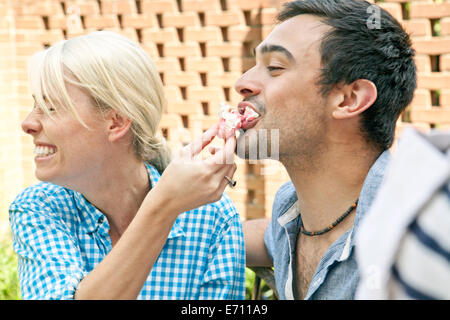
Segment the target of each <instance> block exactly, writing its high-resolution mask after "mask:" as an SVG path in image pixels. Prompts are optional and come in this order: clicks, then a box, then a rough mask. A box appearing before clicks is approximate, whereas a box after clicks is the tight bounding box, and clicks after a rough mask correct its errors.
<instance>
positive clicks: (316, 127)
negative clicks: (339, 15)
mask: <svg viewBox="0 0 450 320" xmlns="http://www.w3.org/2000/svg"><path fill="white" fill-rule="evenodd" d="M328 30H329V27H328V26H326V25H324V24H323V23H321V22H320V21H319V18H317V17H314V16H311V15H299V16H296V17H293V18H291V19H288V20H286V21H284V22H283V23H281V24H279V25H278V26H276V27H275V29H274V30H273V31H272V33H270V35H269V36H268V37H267V38H266V39H265V40H264V41H263V42H262V43H260V44H259V45H258V46H257V47H256V49H255V54H256V65H255V66H254V67H253V68H251V69H250V70H248V71H247V72H246V73H245V74H243V75H242V76H241V77H240V78H239V80H238V81H237V82H236V85H235V89H236V91H237V92H238V93H239V94H241V95H242V96H243V98H244V100H243V102H241V103H240V104H239V107H240V108H242V107H243V106H247V107H252V108H254V109H255V110H256V111H257V112H258V113H259V114H260V118H259V120H258V121H257V122H256V125H254V126H253V127H252V128H250V129H247V130H246V131H245V134H241V135H240V137H239V139H238V155H240V154H239V153H240V152H239V148H244V149H245V153H246V158H248V157H249V153H251V152H252V151H250V150H251V149H252V148H253V150H254V148H256V144H257V141H258V137H261V136H264V135H265V134H266V135H267V137H268V139H267V140H268V143H269V146H268V150H270V145H272V148H273V147H274V146H273V144H274V143H279V157H280V160H282V159H283V158H287V157H298V156H299V155H307V154H309V155H312V154H314V153H315V152H317V151H318V148H319V146H320V145H321V143H322V142H323V141H324V137H325V135H326V132H327V123H328V121H329V120H328V119H329V118H328V116H327V112H326V105H325V104H326V103H325V101H324V99H323V97H322V96H321V94H320V92H319V86H318V84H317V81H318V77H319V75H320V66H321V64H320V52H319V47H320V41H321V37H322V35H323V34H324V33H325V32H326V31H328ZM261 129H262V130H261ZM264 129H265V130H264ZM276 130H279V132H278V133H279V139H278V138H276V135H271V132H272V133H275V131H276ZM271 136H272V137H275V138H276V140H278V141H271V140H275V139H271ZM246 138H247V139H249V140H248V141H250V142H247V144H245V141H246ZM244 144H245V146H244ZM243 146H244V147H243ZM241 150H242V149H241ZM241 154H242V153H241ZM269 156H270V153H269ZM272 156H273V155H272ZM263 157H264V156H263ZM263 157H261V156H259V158H263Z"/></svg>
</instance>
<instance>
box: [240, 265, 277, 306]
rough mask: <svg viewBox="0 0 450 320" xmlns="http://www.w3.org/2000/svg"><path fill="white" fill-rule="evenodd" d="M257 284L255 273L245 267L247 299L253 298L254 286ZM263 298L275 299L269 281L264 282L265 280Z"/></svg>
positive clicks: (262, 283)
mask: <svg viewBox="0 0 450 320" xmlns="http://www.w3.org/2000/svg"><path fill="white" fill-rule="evenodd" d="M254 286H255V273H254V272H253V271H252V270H251V269H249V268H246V269H245V299H246V300H251V299H252V293H253V288H254ZM261 299H262V300H273V291H272V289H270V287H269V286H268V285H267V283H265V282H264V280H261Z"/></svg>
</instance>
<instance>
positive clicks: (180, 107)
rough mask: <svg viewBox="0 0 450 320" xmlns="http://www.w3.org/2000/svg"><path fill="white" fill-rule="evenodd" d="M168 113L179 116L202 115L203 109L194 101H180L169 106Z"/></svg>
mask: <svg viewBox="0 0 450 320" xmlns="http://www.w3.org/2000/svg"><path fill="white" fill-rule="evenodd" d="M167 112H168V113H172V112H173V113H178V114H186V115H190V114H201V113H202V107H201V105H200V103H198V102H192V101H178V102H172V103H168V104H167Z"/></svg>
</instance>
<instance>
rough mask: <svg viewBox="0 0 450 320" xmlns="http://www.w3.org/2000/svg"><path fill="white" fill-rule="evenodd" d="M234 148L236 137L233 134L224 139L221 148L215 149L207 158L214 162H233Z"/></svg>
mask: <svg viewBox="0 0 450 320" xmlns="http://www.w3.org/2000/svg"><path fill="white" fill-rule="evenodd" d="M235 150H236V138H235V137H234V136H233V137H231V138H229V139H228V140H227V141H225V145H224V147H223V148H221V149H218V150H215V151H216V152H215V153H214V155H213V156H212V157H210V158H208V159H207V161H209V162H213V163H216V164H233V163H234V151H235Z"/></svg>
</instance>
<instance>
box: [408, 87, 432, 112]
mask: <svg viewBox="0 0 450 320" xmlns="http://www.w3.org/2000/svg"><path fill="white" fill-rule="evenodd" d="M410 106H411V108H413V109H426V108H429V107H431V94H430V90H428V89H422V88H418V89H416V91H415V92H414V97H413V100H412V101H411V104H410Z"/></svg>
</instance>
